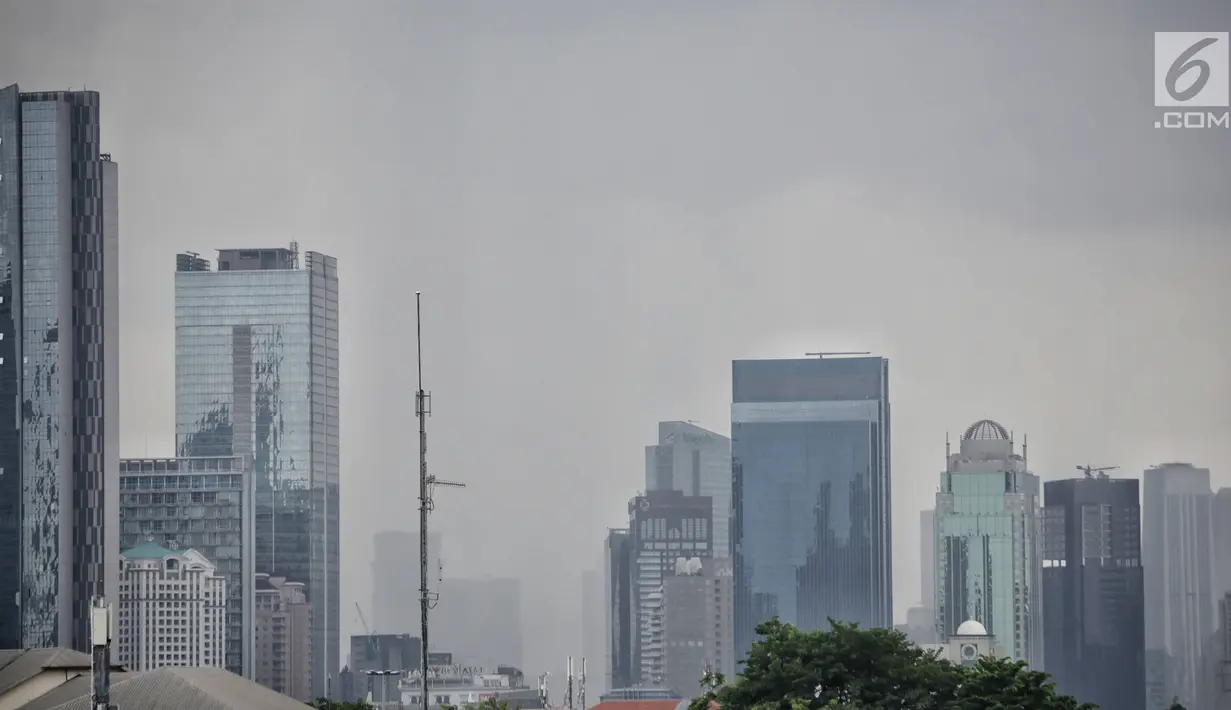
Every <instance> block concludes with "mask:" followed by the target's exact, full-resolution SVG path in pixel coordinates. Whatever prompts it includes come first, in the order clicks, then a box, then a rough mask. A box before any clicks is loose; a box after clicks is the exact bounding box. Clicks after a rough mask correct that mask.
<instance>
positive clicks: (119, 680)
mask: <svg viewBox="0 0 1231 710" xmlns="http://www.w3.org/2000/svg"><path fill="white" fill-rule="evenodd" d="M111 702H112V704H114V705H116V706H118V707H120V708H123V710H166V709H167V708H174V709H175V710H256V709H257V708H260V710H304V708H305V707H306V706H305V705H304V704H303V703H302V702H300V701H298V700H295V699H294V698H291V697H288V696H286V695H282V694H281V693H276V692H274V691H272V690H270V689H269V688H266V687H264V686H261V685H257V684H256V683H254V682H252V681H250V680H246V679H244V678H241V677H239V676H237V675H235V674H234V673H230V672H229V671H225V670H223V669H221V668H185V667H168V668H159V669H157V670H152V671H146V672H144V673H117V674H114V675H113V676H112V681H111ZM20 710H90V679H89V677H88V676H84V677H82V678H77V679H75V680H73V681H70V682H68V683H65V684H64V685H63V686H60V687H59V688H57V689H56V690H54V691H52V692H50V693H48V694H46V695H44V696H42V697H41V698H38V699H36V700H34V701H33V702H30V703H27V704H26V705H23V706H22V707H21V708H20Z"/></svg>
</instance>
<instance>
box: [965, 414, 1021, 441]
mask: <svg viewBox="0 0 1231 710" xmlns="http://www.w3.org/2000/svg"><path fill="white" fill-rule="evenodd" d="M1009 438H1010V437H1009V431H1008V430H1007V429H1005V428H1004V427H1003V426H1001V425H1000V424H999V423H997V422H994V421H992V420H991V419H980V420H979V421H977V422H975V423H974V424H971V425H970V426H969V427H968V428H967V429H966V433H965V434H962V440H963V441H988V440H993V441H995V440H999V441H1008V440H1009Z"/></svg>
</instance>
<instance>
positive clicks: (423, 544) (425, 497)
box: [415, 291, 466, 710]
mask: <svg viewBox="0 0 1231 710" xmlns="http://www.w3.org/2000/svg"><path fill="white" fill-rule="evenodd" d="M420 295H421V293H420V292H419V291H415V347H416V349H417V351H418V359H419V389H418V390H417V391H416V392H415V414H416V415H417V416H418V417H419V579H420V586H419V610H420V613H421V614H422V618H421V621H422V623H423V628H422V630H421V631H422V635H423V640H422V643H423V647H422V651H423V654H422V655H423V665H422V668H421V669H420V671H421V672H422V674H423V677H422V678H421V679H420V682H421V683H422V685H421V686H420V687H422V689H423V710H428V708H429V706H430V703H429V701H428V693H427V672H428V667H429V665H428V662H427V659H428V649H429V648H430V647H429V646H428V642H427V615H428V612H429V611H430V610H431V609H432V606H433V602H434V601H435V600H436V597H437V595H435V594H432V592H431V590H430V589H429V588H428V585H427V516H428V513H431V512H432V509H433V508H435V504H434V503H433V502H432V490H433V489H434V488H435V487H436V486H449V487H453V488H465V487H466V484H465V483H458V482H456V481H442V480H440V479H439V478H436V477H435V476H429V475H428V473H427V418H428V416H430V415H431V413H432V395H430V394H428V393H427V392H425V391H424V390H423V320H422V317H421V315H420V309H419V297H420Z"/></svg>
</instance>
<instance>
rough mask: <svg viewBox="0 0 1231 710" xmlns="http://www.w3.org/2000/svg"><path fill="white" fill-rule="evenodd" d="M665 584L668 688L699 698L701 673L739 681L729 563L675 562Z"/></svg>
mask: <svg viewBox="0 0 1231 710" xmlns="http://www.w3.org/2000/svg"><path fill="white" fill-rule="evenodd" d="M673 572H674V574H672V575H670V576H668V577H666V578H664V579H663V655H664V660H663V669H664V676H665V680H664V682H663V684H662V686H663V687H664V688H668V689H670V690H674V691H675V692H677V693H679V694H680V695H681V696H683V697H685V698H693V697H697V696H698V695H701V694H702V693H703V692H704V689H703V688H702V687H701V685H700V683H701V677H702V674H701V673H698V669H712V670H713V671H715V672H717V673H722V674H723V675H724V676H726V677H727V678H734V677H735V652H734V649H733V648H732V646H733V639H732V637H731V609H732V607H731V575H732V571H731V558H729V557H725V558H723V557H717V558H710V559H700V558H696V557H692V558H685V557H680V558H677V559H676V562H675V569H674V570H673Z"/></svg>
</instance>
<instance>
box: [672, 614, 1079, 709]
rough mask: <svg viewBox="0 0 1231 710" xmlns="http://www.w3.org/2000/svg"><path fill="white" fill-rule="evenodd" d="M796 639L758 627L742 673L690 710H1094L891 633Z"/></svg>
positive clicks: (850, 627) (1024, 679)
mask: <svg viewBox="0 0 1231 710" xmlns="http://www.w3.org/2000/svg"><path fill="white" fill-rule="evenodd" d="M830 625H831V627H832V628H831V629H830V630H828V631H800V630H799V629H797V628H795V627H794V626H791V625H790V624H784V623H782V622H781V621H779V620H778V619H772V620H770V621H767V622H765V623H763V624H761V625H759V626H758V627H757V633H758V634H759V635H760V636H761V638H760V640H758V641H757V642H755V643H754V644H753V645H752V650H751V651H750V652H749V653H748V658H747V659H746V660H745V662H744V666H743V669H742V670H741V671H740V673H739V674H738V676H737V677H736V678H735V679H734V680H733V681H732V682H730V683H727V682H726V679H725V678H723V677H722V676H721V675H717V674H707V675H706V677H705V679H704V680H703V681H702V683H703V685H704V686H705V687H706V688H707V692H706V693H705V694H704V695H702V696H701V697H699V698H697V699H695V700H694V701H693V702H692V704H691V706H690V710H711V705H710V703H711V702H717V704H718V705H720V706H721V707H722V709H723V710H822V709H825V710H1008V709H1009V708H1012V709H1013V710H1093V709H1094V706H1093V705H1079V704H1078V703H1077V702H1076V701H1075V700H1074V699H1073V698H1070V697H1067V696H1061V695H1057V694H1056V692H1055V689H1054V686H1053V685H1052V683H1051V682H1050V681H1049V679H1048V676H1047V674H1045V673H1040V672H1037V671H1032V670H1030V669H1029V668H1027V667H1026V665H1025V664H1024V663H1015V662H1013V661H1009V660H1007V659H997V658H983V659H980V661H979V662H978V663H977V664H975V665H974V666H973V667H969V668H965V667H962V666H959V665H956V664H953V663H950V662H949V661H947V660H943V659H940V658H937V657H936V656H935V655H934V654H933V653H931V652H930V651H925V650H923V649H921V648H919V647H918V646H916V645H915V644H913V643H911V642H910V640H909V639H907V638H906V636H905V634H902V633H900V632H897V631H891V630H888V629H861V628H859V627H858V625H855V624H846V623H843V622H840V621H834V620H832V619H831V620H830Z"/></svg>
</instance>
